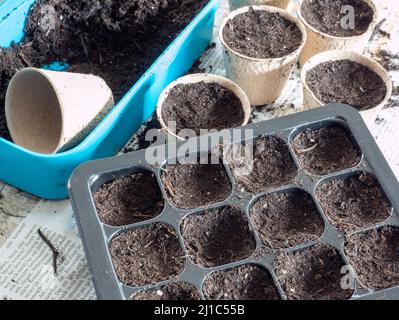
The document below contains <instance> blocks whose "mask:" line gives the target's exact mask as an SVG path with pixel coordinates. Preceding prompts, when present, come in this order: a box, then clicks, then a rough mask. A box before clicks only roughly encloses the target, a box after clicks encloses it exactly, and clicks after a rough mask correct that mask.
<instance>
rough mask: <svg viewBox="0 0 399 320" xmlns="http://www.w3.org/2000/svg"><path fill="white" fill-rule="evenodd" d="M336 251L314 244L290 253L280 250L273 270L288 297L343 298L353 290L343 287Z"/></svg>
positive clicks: (341, 263) (329, 247) (307, 298)
mask: <svg viewBox="0 0 399 320" xmlns="http://www.w3.org/2000/svg"><path fill="white" fill-rule="evenodd" d="M343 266H345V262H344V261H343V259H342V257H341V256H340V254H339V252H338V251H337V250H336V249H335V248H333V247H331V246H327V245H316V246H313V247H311V248H310V249H304V250H301V251H296V252H292V253H281V254H280V255H279V256H278V257H277V260H276V262H275V269H276V274H277V278H278V280H279V282H280V283H281V285H282V287H283V290H284V292H285V294H286V295H287V298H288V299H289V300H346V299H350V298H351V296H352V294H353V290H352V289H342V287H341V280H342V274H341V268H342V267H343Z"/></svg>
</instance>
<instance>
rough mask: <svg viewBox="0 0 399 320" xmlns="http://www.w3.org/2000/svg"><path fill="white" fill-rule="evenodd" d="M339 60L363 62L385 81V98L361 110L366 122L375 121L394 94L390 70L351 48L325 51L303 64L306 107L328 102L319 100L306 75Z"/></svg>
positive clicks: (322, 104) (302, 76) (309, 107)
mask: <svg viewBox="0 0 399 320" xmlns="http://www.w3.org/2000/svg"><path fill="white" fill-rule="evenodd" d="M339 60H350V61H353V62H356V63H358V64H361V65H363V66H365V67H366V68H368V69H370V70H371V71H373V72H375V73H376V74H377V75H379V76H380V77H381V79H382V80H383V81H384V83H385V86H386V89H387V93H386V95H385V98H384V100H382V101H381V102H380V103H379V104H378V105H376V106H374V107H372V108H369V109H366V110H360V111H359V112H360V113H361V115H362V116H363V118H364V120H365V121H366V122H368V121H374V119H375V117H376V116H377V113H378V112H379V111H380V110H381V109H382V108H383V107H384V105H385V104H386V103H387V102H388V100H389V98H390V97H391V95H392V90H393V86H392V80H391V77H390V76H389V74H388V72H387V71H386V70H385V69H384V68H383V67H382V66H381V65H380V64H379V63H378V62H377V61H375V60H373V59H371V58H369V57H367V56H365V55H363V54H360V53H358V52H355V51H349V50H330V51H324V52H321V53H318V54H316V55H314V56H313V57H311V58H310V59H309V60H308V61H307V62H306V63H305V64H304V65H303V67H302V70H301V82H302V85H303V105H304V109H305V110H308V109H313V108H318V107H321V106H324V105H326V104H327V102H322V101H321V100H319V99H318V98H317V97H316V95H315V94H314V92H313V91H312V90H311V89H310V88H309V86H308V84H307V82H306V76H307V74H308V72H309V71H310V70H311V69H313V68H314V67H316V66H317V65H319V64H321V63H324V62H332V61H339ZM328 103H332V102H328Z"/></svg>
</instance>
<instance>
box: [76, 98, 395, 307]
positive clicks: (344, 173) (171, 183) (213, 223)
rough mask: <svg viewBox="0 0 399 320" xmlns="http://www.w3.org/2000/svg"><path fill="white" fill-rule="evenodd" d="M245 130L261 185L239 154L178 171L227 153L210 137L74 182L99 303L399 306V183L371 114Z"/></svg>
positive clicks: (133, 157)
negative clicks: (384, 302) (358, 302)
mask: <svg viewBox="0 0 399 320" xmlns="http://www.w3.org/2000/svg"><path fill="white" fill-rule="evenodd" d="M244 128H246V129H252V130H253V131H252V132H253V134H252V135H251V136H250V137H248V136H245V138H244V137H241V138H240V137H237V136H235V137H233V140H232V141H231V145H232V146H238V147H239V148H238V150H240V148H241V146H242V145H243V142H244V141H246V142H248V141H253V144H254V148H253V159H254V161H253V172H255V173H254V174H249V175H248V174H244V171H240V170H238V169H239V168H240V165H241V164H242V162H245V163H247V164H248V163H249V160H248V161H245V159H246V158H244V160H243V161H242V159H240V160H237V159H236V158H234V157H229V156H227V155H228V152H223V153H222V154H223V155H220V154H219V156H220V158H224V157H225V158H224V159H223V160H224V161H220V162H219V164H214V165H212V164H209V165H207V164H205V163H203V162H199V163H198V162H197V164H194V163H185V162H177V163H176V161H174V160H176V158H177V159H183V158H185V157H186V156H187V153H186V152H187V148H186V146H187V143H188V144H190V145H191V146H199V150H198V149H197V152H198V153H197V152H195V153H194V154H192V156H194V157H193V159H195V158H197V159H198V158H199V159H205V158H204V156H206V157H209V154H210V153H212V151H215V150H219V148H220V140H219V139H208V141H209V140H210V141H211V142H210V143H211V145H208V146H206V145H204V144H200V143H199V141H198V139H199V138H192V139H190V140H188V142H179V143H178V144H177V145H176V144H168V145H167V146H166V147H167V150H165V157H164V158H163V159H160V161H159V165H158V164H150V163H148V162H147V161H146V155H148V154H152V153H153V152H154V151H155V150H156V149H155V147H150V148H149V149H147V150H141V151H138V152H133V153H130V154H125V155H122V156H118V157H114V158H109V159H104V160H98V161H94V162H90V163H87V164H84V165H82V166H81V167H79V168H78V169H77V170H76V171H75V173H74V174H73V176H72V177H71V179H70V196H71V200H72V205H73V209H74V213H75V217H76V221H77V223H78V226H79V230H80V234H81V237H82V241H83V245H84V248H85V252H86V255H87V258H88V262H89V266H90V270H91V273H92V276H93V279H94V284H95V287H96V291H97V295H98V298H100V299H122V300H124V299H155V298H156V297H158V298H160V299H170V300H179V299H183V300H184V299H197V298H198V297H200V298H202V299H217V300H221V299H244V300H246V299H248V300H249V299H258V300H262V299H266V300H275V299H373V298H374V299H390V298H397V297H398V294H399V277H398V275H397V272H396V273H395V265H397V264H398V263H399V257H398V255H397V248H398V246H399V242H398V241H399V184H398V182H397V180H396V178H395V176H394V174H393V172H392V171H391V169H390V168H389V165H388V164H387V162H386V160H385V159H384V157H383V155H382V153H381V152H380V150H379V149H378V147H377V145H376V143H375V142H374V139H373V137H372V136H371V134H370V132H369V131H368V129H367V127H366V126H365V123H364V121H363V120H362V118H361V116H360V115H359V113H358V112H357V111H356V110H354V109H353V108H351V107H348V106H344V105H330V106H326V107H324V108H318V109H313V110H310V111H306V112H302V113H297V114H294V115H291V116H287V117H283V118H279V119H274V120H269V121H266V122H263V123H256V124H250V125H247V126H246V127H244ZM213 135H216V134H215V133H214V134H213ZM211 137H212V136H211ZM215 137H216V136H215ZM218 137H219V135H218ZM207 138H210V137H207ZM241 139H242V140H241ZM183 144H184V145H185V147H184V148H182V149H179V146H182V145H183ZM334 144H337V145H338V144H339V146H340V148H341V149H342V150H339V152H338V151H337V149H336V148H334ZM270 148H272V149H273V148H274V150H275V151H276V152H275V153H274V154H273V153H270V150H269V149H270ZM183 149H184V150H183ZM230 149H232V148H231V147H230V146H227V150H230ZM233 149H234V148H233ZM169 150H172V151H173V150H178V151H177V154H176V155H173V156H172V155H171V154H169V152H168V151H169ZM190 150H193V149H190ZM192 152H194V151H192ZM166 155H167V156H166ZM273 157H274V158H275V159H270V158H273ZM240 161H242V162H240ZM187 173H189V174H187ZM246 173H248V172H246ZM189 177H191V179H190V178H189ZM140 179H141V180H143V179H144V180H143V181H145V189H146V190H147V191H146V192H141V193H140V195H141V196H142V197H139V196H137V194H139V192H140V190H139V185H138V184H137V182H138V181H140ZM104 190H106V192H105V191H104ZM99 195H101V197H100V198H99ZM146 200H147V201H146ZM104 208H112V210H113V213H112V214H111V215H107V216H106V219H104V214H103V213H104ZM129 215H131V217H130V218H129ZM356 250H357V251H356ZM138 266H140V267H138ZM352 272H353V273H352ZM345 276H346V278H345V279H347V280H348V281H347V283H348V287H347V288H346V287H344V288H342V287H341V281H342V279H343V278H344V277H345ZM352 280H353V281H352ZM345 283H346V282H345Z"/></svg>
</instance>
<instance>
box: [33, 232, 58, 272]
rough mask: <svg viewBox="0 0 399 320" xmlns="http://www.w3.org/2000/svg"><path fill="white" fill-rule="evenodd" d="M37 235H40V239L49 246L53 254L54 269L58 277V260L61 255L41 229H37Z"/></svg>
mask: <svg viewBox="0 0 399 320" xmlns="http://www.w3.org/2000/svg"><path fill="white" fill-rule="evenodd" d="M37 233H38V234H39V237H40V238H41V239H42V240H43V241H44V243H45V244H47V246H48V247H49V248H50V249H51V251H52V252H53V269H54V274H55V275H57V258H58V256H59V254H60V253H59V251H58V250H57V249H56V248H55V247H54V245H53V244H52V243H51V241H50V240H49V239H48V238H47V237H46V236H45V235H44V234H43V232H42V231H41V230H40V229H37Z"/></svg>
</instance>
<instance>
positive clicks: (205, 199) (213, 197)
mask: <svg viewBox="0 0 399 320" xmlns="http://www.w3.org/2000/svg"><path fill="white" fill-rule="evenodd" d="M161 180H162V183H163V185H164V188H165V190H166V194H167V196H168V199H169V201H170V202H171V203H172V204H173V205H175V206H176V207H178V208H180V209H193V208H197V207H203V206H207V205H210V204H213V203H217V202H221V201H224V200H226V199H227V198H228V197H229V196H230V194H231V192H232V186H231V183H230V180H229V177H228V175H227V172H226V170H225V168H224V167H223V164H221V163H219V164H211V163H209V164H200V162H197V163H184V162H183V163H178V164H167V165H166V166H164V167H163V169H162V174H161Z"/></svg>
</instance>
